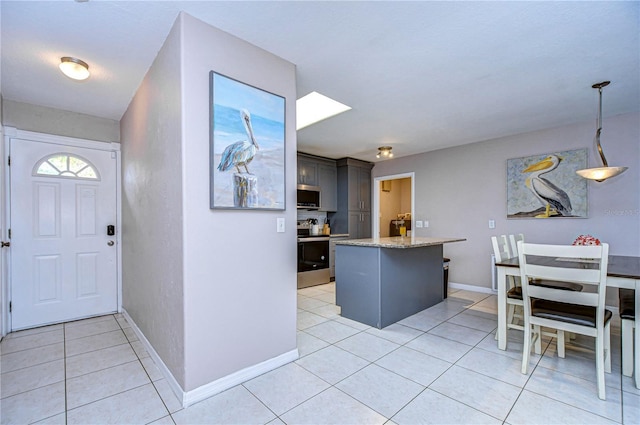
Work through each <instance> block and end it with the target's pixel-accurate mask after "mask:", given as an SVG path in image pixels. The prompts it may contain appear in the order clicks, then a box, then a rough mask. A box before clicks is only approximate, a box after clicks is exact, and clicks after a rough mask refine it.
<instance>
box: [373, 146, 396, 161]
mask: <svg viewBox="0 0 640 425" xmlns="http://www.w3.org/2000/svg"><path fill="white" fill-rule="evenodd" d="M391 149H393V148H392V147H391V146H380V147H379V148H378V153H377V154H376V158H382V157H384V158H385V159H387V158H393V152H391Z"/></svg>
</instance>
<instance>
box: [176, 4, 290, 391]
mask: <svg viewBox="0 0 640 425" xmlns="http://www.w3.org/2000/svg"><path fill="white" fill-rule="evenodd" d="M183 19H184V21H183V23H184V26H183V35H184V39H183V43H182V45H183V46H184V50H183V64H182V65H183V70H184V72H183V74H182V84H183V86H182V87H183V90H184V95H183V125H184V126H183V131H184V132H183V139H182V140H183V147H182V152H183V167H184V170H183V179H184V180H183V190H184V194H183V211H184V226H183V229H184V252H183V255H184V273H185V275H184V282H185V288H184V291H185V315H186V317H185V328H186V335H185V341H186V347H185V350H186V369H187V370H186V389H187V390H191V389H194V388H197V387H198V386H200V385H203V384H206V383H208V382H211V381H214V380H216V379H219V378H222V377H224V376H226V375H229V374H230V373H233V372H236V371H238V370H241V369H243V368H246V367H249V366H253V365H256V364H257V363H260V362H263V361H265V360H268V359H271V358H273V357H276V356H278V355H280V354H283V353H286V352H289V351H291V350H295V349H296V271H297V269H296V264H297V261H296V255H297V248H296V226H295V225H296V222H295V220H296V207H295V199H296V132H295V101H296V91H295V90H296V89H295V84H296V80H295V67H294V65H293V64H291V63H289V62H287V61H285V60H283V59H281V58H278V57H276V56H274V55H272V54H270V53H269V52H266V51H264V50H262V49H259V48H257V47H255V46H253V45H251V44H248V43H247V42H245V41H243V40H240V39H238V38H236V37H233V36H231V35H230V34H227V33H225V32H222V31H220V30H217V29H215V28H213V27H211V26H209V25H206V24H204V23H202V22H200V21H198V20H196V19H194V18H192V17H190V16H188V15H183ZM212 70H214V71H216V72H218V73H221V74H224V75H227V76H230V77H232V78H234V79H237V80H239V81H242V82H243V83H246V84H249V85H252V86H254V87H258V88H260V89H263V90H266V91H269V92H271V93H275V94H278V95H280V96H283V97H285V99H286V176H285V181H286V190H287V192H286V202H287V205H286V206H287V209H286V211H228V210H210V209H209V122H210V118H209V72H210V71H212ZM256 160H258V159H256ZM277 217H284V218H285V219H286V232H285V233H276V218H277Z"/></svg>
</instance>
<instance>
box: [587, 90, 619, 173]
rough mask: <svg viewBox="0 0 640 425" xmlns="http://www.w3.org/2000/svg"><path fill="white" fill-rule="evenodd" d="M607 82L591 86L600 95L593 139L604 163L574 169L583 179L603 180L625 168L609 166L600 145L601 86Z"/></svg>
mask: <svg viewBox="0 0 640 425" xmlns="http://www.w3.org/2000/svg"><path fill="white" fill-rule="evenodd" d="M609 83H610V81H603V82H601V83H597V84H594V85H593V86H591V87H593V88H594V89H598V95H599V96H600V102H599V103H598V125H597V127H598V129H597V130H596V137H595V139H594V141H595V142H596V147H597V149H598V153H599V154H600V159H602V165H604V167H598V168H585V169H584V170H578V171H576V173H578V175H579V176H580V177H584V178H585V179H589V180H595V181H597V182H603V181H605V180H606V179H608V178H610V177H614V176H617V175H618V174H622V173H623V172H624V171H625V170H626V169H627V167H609V164H607V159H606V158H605V157H604V152H603V151H602V146H601V145H600V133H602V88H603V87H606V86H608V85H609Z"/></svg>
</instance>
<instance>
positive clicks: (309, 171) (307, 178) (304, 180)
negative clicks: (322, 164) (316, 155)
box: [298, 154, 318, 186]
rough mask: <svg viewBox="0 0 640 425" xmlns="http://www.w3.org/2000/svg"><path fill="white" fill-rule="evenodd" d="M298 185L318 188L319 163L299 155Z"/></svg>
mask: <svg viewBox="0 0 640 425" xmlns="http://www.w3.org/2000/svg"><path fill="white" fill-rule="evenodd" d="M298 184H306V185H307V186H318V162H317V161H315V160H313V159H309V158H307V157H305V156H303V155H301V154H298Z"/></svg>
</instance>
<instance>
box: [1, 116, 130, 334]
mask: <svg viewBox="0 0 640 425" xmlns="http://www.w3.org/2000/svg"><path fill="white" fill-rule="evenodd" d="M11 139H25V140H31V141H34V142H41V143H49V144H54V145H60V146H70V147H78V148H85V149H94V150H99V151H107V152H111V155H113V156H115V160H116V182H115V185H116V221H117V223H118V225H117V226H116V235H115V240H116V279H117V283H116V284H117V291H118V299H117V309H118V312H122V244H121V242H122V169H121V155H120V143H117V142H101V141H98V140H89V139H79V138H75V137H67V136H57V135H53V134H45V133H37V132H34V131H25V130H18V129H16V128H14V127H4V143H3V149H4V152H3V161H4V164H5V165H6V164H7V163H8V161H9V146H10V143H11ZM4 170H5V171H4V174H3V177H4V185H3V189H4V194H3V197H2V200H3V202H4V208H3V211H2V217H0V220H2V225H1V226H0V228H2V229H4V230H3V232H4V233H6V232H7V230H6V229H10V228H11V220H10V214H9V211H10V210H11V193H10V187H11V180H10V179H11V173H10V167H8V166H5V167H4ZM2 237H7V235H6V234H3V235H2ZM4 259H5V261H6V262H5V273H4V275H3V276H2V282H1V284H0V286H1V287H0V292H1V296H0V299H1V301H0V302H1V309H0V311H1V314H2V318H1V319H0V334H1V335H3V336H4V335H6V334H7V333H8V332H9V331H10V330H11V328H12V326H11V315H10V314H9V301H10V300H11V248H9V249H8V250H6V255H5V257H4Z"/></svg>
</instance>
